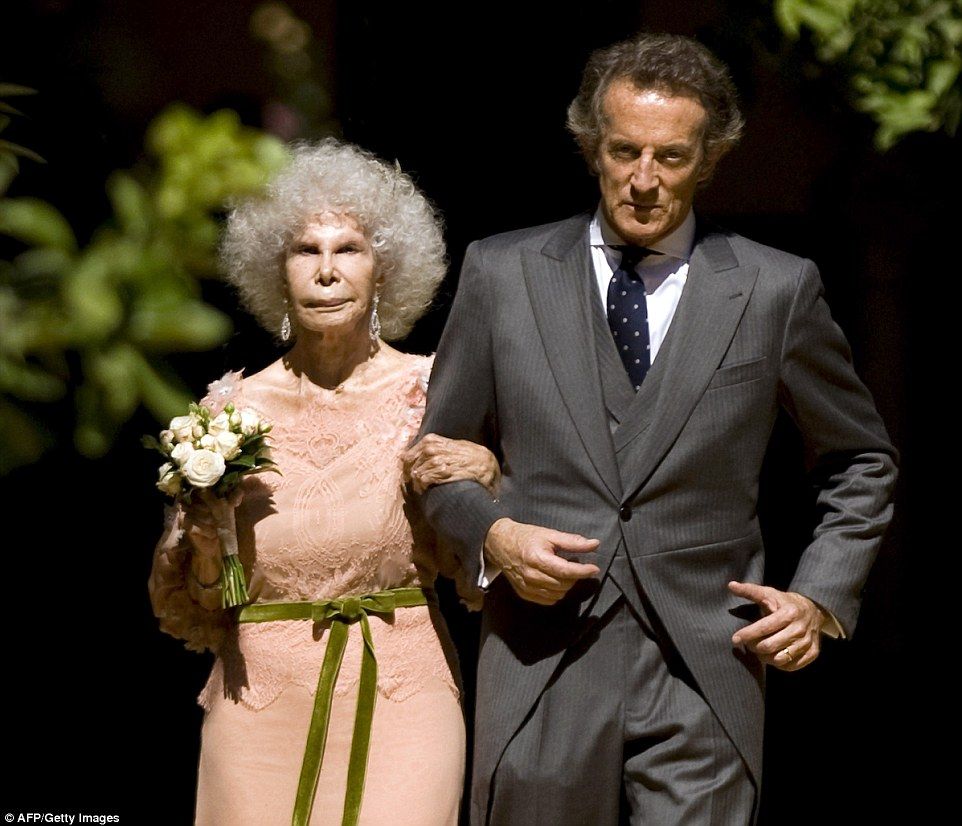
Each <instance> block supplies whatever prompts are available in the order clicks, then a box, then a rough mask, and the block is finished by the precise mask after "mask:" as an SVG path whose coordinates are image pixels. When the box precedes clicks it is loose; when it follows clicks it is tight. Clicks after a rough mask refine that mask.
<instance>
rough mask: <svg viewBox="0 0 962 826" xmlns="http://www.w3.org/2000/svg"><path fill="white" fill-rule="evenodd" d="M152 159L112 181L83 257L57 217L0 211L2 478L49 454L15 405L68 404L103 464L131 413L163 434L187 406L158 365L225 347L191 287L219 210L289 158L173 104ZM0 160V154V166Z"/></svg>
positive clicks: (280, 149)
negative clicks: (105, 209) (14, 245)
mask: <svg viewBox="0 0 962 826" xmlns="http://www.w3.org/2000/svg"><path fill="white" fill-rule="evenodd" d="M11 88H13V89H19V88H20V87H9V86H7V87H4V86H3V85H0V95H2V94H3V93H4V91H6V93H7V94H12V93H14V92H11V91H10V89H11ZM10 108H12V107H6V108H5V109H4V110H3V111H4V112H6V111H8V109H10ZM0 128H2V125H0ZM147 150H148V156H149V161H148V162H147V163H146V164H145V165H144V167H143V168H141V169H138V170H135V171H129V172H128V171H123V172H116V173H114V174H113V175H112V176H111V177H110V179H109V180H108V181H107V184H106V186H107V193H108V195H109V198H110V202H111V205H112V207H113V218H112V220H110V221H108V222H107V223H105V224H104V225H103V226H102V227H101V228H100V229H99V230H97V232H95V233H94V234H93V237H92V238H91V240H90V242H89V243H88V244H86V245H85V246H80V245H79V244H78V242H77V239H76V237H75V234H74V232H73V230H72V229H71V227H70V224H69V222H68V221H67V220H66V219H65V218H64V217H63V215H61V213H60V212H59V211H58V210H57V209H56V208H55V207H53V206H52V205H50V204H48V203H46V202H44V201H40V200H37V199H35V198H0V233H2V234H4V235H7V236H9V237H11V238H14V239H16V240H17V241H19V242H20V246H21V247H22V251H21V252H19V254H17V255H16V256H15V257H14V258H13V259H12V260H10V261H0V393H2V395H3V404H2V406H0V416H2V418H3V425H2V426H0V439H2V440H3V441H2V443H0V450H2V451H3V453H4V466H3V468H2V471H3V472H6V471H8V470H9V469H11V468H12V467H15V466H17V465H19V464H24V463H26V462H30V461H32V460H34V459H35V458H36V457H37V456H38V455H39V453H40V451H41V450H42V449H43V448H44V447H45V446H46V445H48V444H49V443H50V439H49V438H46V437H44V435H43V431H42V430H41V428H40V427H39V426H38V425H34V424H33V423H32V422H31V418H30V417H29V416H27V415H26V413H25V412H24V410H23V409H22V404H21V403H23V402H52V401H57V400H59V399H67V398H72V399H73V402H74V406H75V409H76V422H75V431H74V443H75V445H76V447H77V449H78V450H79V451H80V452H81V453H83V454H85V455H87V456H91V457H95V456H101V455H103V454H104V453H105V452H106V451H107V450H109V449H110V447H111V445H112V443H113V438H114V435H115V433H116V431H117V429H118V428H119V427H120V426H121V425H122V424H123V423H124V422H126V421H127V420H128V419H129V418H130V416H131V415H133V413H134V412H135V411H136V410H137V408H138V407H139V406H140V405H143V406H145V407H146V408H147V409H148V410H149V411H150V412H151V413H152V414H153V415H154V416H155V417H156V418H157V419H158V420H159V421H167V420H168V419H170V417H171V416H173V415H176V414H177V413H178V412H179V411H182V410H183V409H184V408H185V407H186V406H187V403H188V401H189V397H188V395H189V394H188V392H187V390H186V388H185V387H184V386H183V385H182V383H181V382H180V381H179V380H177V379H176V377H174V376H173V375H172V374H171V372H170V371H169V370H168V369H167V368H166V366H165V364H164V360H163V357H164V355H166V354H169V353H177V352H197V351H202V350H207V349H210V348H212V347H215V346H217V345H218V344H220V343H222V342H223V341H224V340H226V338H227V337H228V336H229V335H230V332H231V322H230V320H229V319H228V318H227V317H226V316H225V315H224V314H223V313H221V312H220V311H219V310H217V309H215V308H214V307H212V306H210V305H208V304H206V303H205V302H204V301H203V300H202V297H201V293H200V284H199V281H198V279H199V278H202V277H206V276H210V275H212V274H213V273H214V272H215V264H216V248H217V240H218V237H219V224H218V216H219V214H220V213H221V212H222V210H223V209H224V206H225V204H226V203H227V202H228V201H229V200H230V199H231V198H233V197H236V196H242V195H245V194H250V193H252V192H256V191H257V190H258V189H260V188H261V187H262V186H263V185H264V183H265V182H266V180H267V179H268V178H269V177H270V175H271V174H273V173H274V172H275V171H276V170H277V169H279V168H280V167H281V166H282V165H283V163H284V162H285V159H286V150H285V149H284V146H283V145H282V144H281V143H280V142H279V141H277V140H276V139H275V138H272V137H270V136H268V135H265V134H263V133H261V132H259V131H257V130H254V129H249V128H247V127H244V126H242V125H241V124H240V121H239V119H238V117H237V115H236V113H234V112H232V111H226V110H225V111H221V112H217V113H215V114H213V115H210V116H208V117H204V116H202V115H200V114H198V113H196V112H194V111H192V110H191V109H188V108H187V107H185V106H180V105H175V106H172V107H170V108H169V109H167V110H166V111H164V112H163V113H162V114H161V115H160V116H158V117H157V118H156V119H155V120H154V122H153V123H152V124H151V125H150V127H149V129H148V133H147ZM4 151H5V146H4V145H3V144H0V161H2V160H3V157H4V154H3V153H4ZM10 153H12V150H10V151H9V152H8V154H10ZM17 155H19V156H21V157H24V156H25V157H30V153H29V152H24V151H21V152H18V153H16V154H12V157H13V158H14V162H15V161H16V157H17ZM0 169H2V167H0ZM15 169H16V167H15V164H14V170H15ZM0 183H2V178H0ZM2 191H3V190H2V189H0V193H2ZM8 420H9V422H11V423H12V424H11V426H10V427H8V426H7V422H8Z"/></svg>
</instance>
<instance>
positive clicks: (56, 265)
mask: <svg viewBox="0 0 962 826" xmlns="http://www.w3.org/2000/svg"><path fill="white" fill-rule="evenodd" d="M14 263H15V264H16V270H17V276H18V279H23V278H28V279H29V278H38V277H43V276H47V277H50V276H62V275H64V274H65V273H66V272H68V271H69V269H70V266H71V264H72V263H73V256H72V255H70V254H69V253H67V252H64V251H63V250H62V249H57V248H56V247H34V248H33V249H29V250H27V251H26V252H22V253H21V254H20V255H18V256H17V257H16V258H15V259H14Z"/></svg>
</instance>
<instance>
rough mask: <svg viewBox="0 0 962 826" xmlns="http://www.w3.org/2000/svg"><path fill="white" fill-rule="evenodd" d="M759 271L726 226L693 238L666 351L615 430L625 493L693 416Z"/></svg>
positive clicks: (632, 489) (650, 468) (638, 484)
mask: <svg viewBox="0 0 962 826" xmlns="http://www.w3.org/2000/svg"><path fill="white" fill-rule="evenodd" d="M757 277H758V267H757V266H741V265H739V263H738V259H737V258H736V257H735V253H734V252H733V251H732V248H731V244H729V242H728V239H727V238H726V237H725V235H724V234H723V233H721V232H714V231H709V232H707V233H706V234H705V235H703V236H702V237H701V238H699V239H698V241H697V242H696V244H695V248H694V250H693V251H692V256H691V259H690V262H689V268H688V280H687V282H686V284H685V289H684V290H683V291H682V295H681V300H680V301H679V302H678V309H677V310H676V311H675V317H674V319H673V320H672V323H671V326H670V327H669V329H668V335H667V336H666V337H665V343H664V345H663V347H662V352H659V356H658V358H656V359H655V363H654V365H653V367H652V370H651V371H650V372H649V374H648V376H647V377H646V378H645V382H644V384H643V385H642V387H641V390H640V391H639V392H638V397H637V398H636V399H635V402H634V404H633V405H632V408H631V410H630V411H629V414H628V416H626V418H625V421H624V422H623V423H622V425H621V427H619V428H618V429H617V430H616V431H615V434H614V442H615V450H616V452H617V454H618V462H619V464H620V467H621V475H622V484H623V490H624V493H625V501H628V500H630V499H631V498H632V497H633V496H634V494H635V492H636V491H637V490H638V489H639V488H640V487H641V486H642V485H643V484H644V483H645V482H646V481H647V479H648V477H649V476H650V475H651V473H652V472H653V471H654V469H655V468H656V467H657V466H658V463H659V462H660V461H661V460H662V458H664V456H665V454H666V453H667V452H668V450H669V449H670V448H671V446H672V444H674V442H675V439H677V438H678V434H679V433H680V432H681V430H682V428H683V427H684V426H685V423H686V422H687V421H688V418H689V416H691V412H692V410H693V409H694V407H695V405H696V404H697V403H698V400H699V399H700V398H701V396H702V394H703V393H704V392H705V388H706V387H707V386H708V382H709V381H710V380H711V377H712V374H713V373H714V371H715V369H716V368H717V367H718V364H719V363H720V362H721V360H722V357H723V356H724V355H725V351H726V350H727V349H728V345H729V344H730V343H731V340H732V337H733V336H734V335H735V330H736V329H737V328H738V323H739V321H740V320H741V317H742V314H743V313H744V311H745V306H746V305H747V304H748V299H749V298H750V297H751V294H752V290H753V289H754V287H755V280H756V278H757ZM664 350H667V352H664ZM652 379H653V380H654V381H652ZM642 433H645V436H644V438H643V439H641V440H640V441H637V442H635V440H636V439H637V437H638V436H640V435H641V434H642ZM633 442H635V443H634V444H632V443H633ZM629 446H630V448H629Z"/></svg>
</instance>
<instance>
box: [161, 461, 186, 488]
mask: <svg viewBox="0 0 962 826" xmlns="http://www.w3.org/2000/svg"><path fill="white" fill-rule="evenodd" d="M180 485H181V477H180V474H179V473H178V472H177V471H176V470H174V466H173V465H172V464H171V463H170V462H167V463H166V464H164V465H161V467H160V472H159V473H158V474H157V487H158V488H159V489H160V490H162V491H163V492H164V493H169V494H170V495H171V496H174V495H176V494H178V493H180Z"/></svg>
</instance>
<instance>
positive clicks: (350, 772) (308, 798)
mask: <svg viewBox="0 0 962 826" xmlns="http://www.w3.org/2000/svg"><path fill="white" fill-rule="evenodd" d="M429 594H430V592H429V591H427V590H426V589H423V588H393V589H391V590H390V591H380V592H378V593H376V594H366V595H365V596H360V597H344V598H343V599H322V600H318V601H317V602H258V603H254V604H253V605H245V606H243V607H242V608H240V609H239V611H238V613H237V620H238V622H276V621H277V620H312V621H313V622H328V621H329V622H330V623H331V631H330V635H329V637H328V643H327V651H325V652H324V663H323V665H322V666H321V674H320V677H319V678H318V680H317V693H316V694H315V696H314V711H313V713H312V714H311V726H310V729H309V731H308V734H307V746H306V747H305V749H304V762H303V763H301V776H300V779H299V780H298V783H297V798H296V800H295V802H294V816H293V819H292V821H291V822H292V823H293V826H307V823H308V821H309V820H310V817H311V808H312V807H313V805H314V795H315V793H316V792H317V779H318V776H319V775H320V771H321V761H322V759H323V757H324V745H325V743H326V741H327V726H328V721H329V720H330V716H331V702H332V701H333V699H334V684H335V683H336V682H337V675H338V672H339V671H340V669H341V661H342V660H343V659H344V649H345V647H346V645H347V638H348V630H347V626H348V625H350V624H351V623H352V622H358V621H360V623H361V636H362V638H363V640H364V648H363V650H362V653H361V679H360V684H359V686H358V694H357V712H356V714H355V718H354V736H353V738H352V740H351V756H350V760H349V762H348V769H347V791H346V792H345V795H344V815H343V817H342V819H341V824H342V826H356V824H357V819H358V816H359V814H360V812H361V799H362V798H363V796H364V773H365V770H366V768H367V754H368V748H369V746H370V742H371V721H372V719H373V717H374V701H375V699H376V697H377V658H376V657H375V656H374V643H373V641H372V639H371V626H370V624H369V622H368V618H367V617H368V614H392V613H394V609H395V608H407V607H410V606H413V605H427V604H428V596H429Z"/></svg>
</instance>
